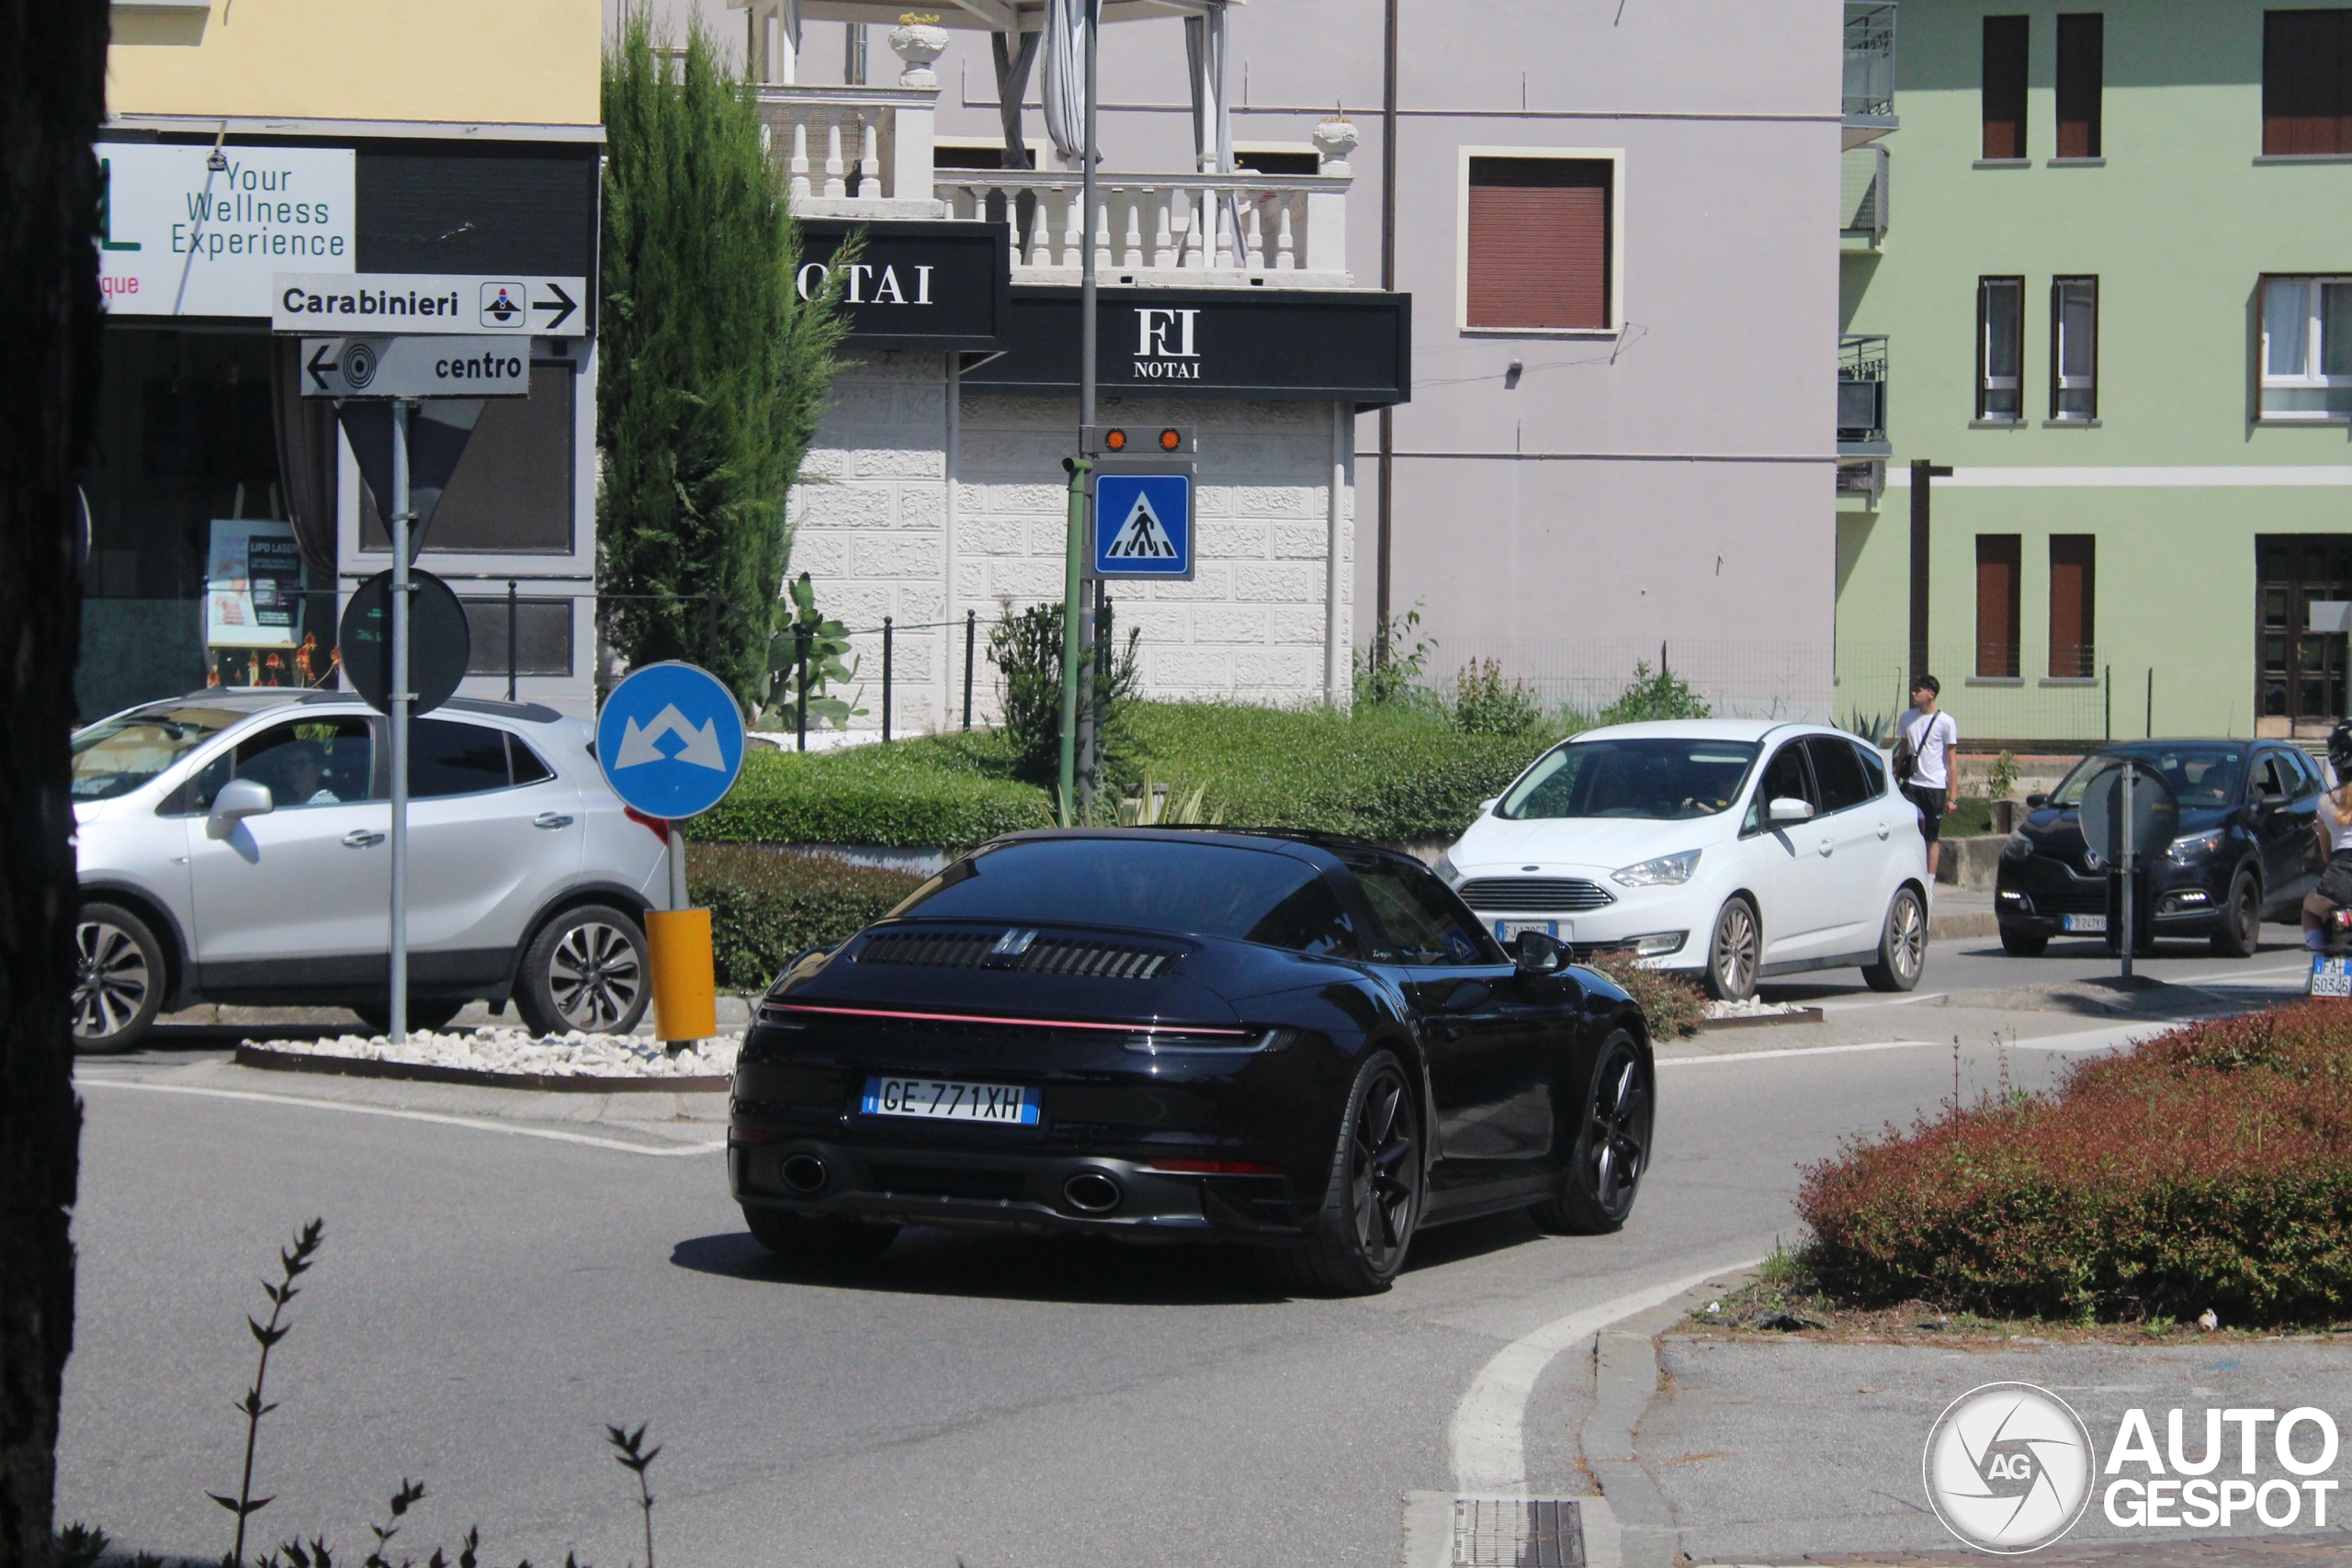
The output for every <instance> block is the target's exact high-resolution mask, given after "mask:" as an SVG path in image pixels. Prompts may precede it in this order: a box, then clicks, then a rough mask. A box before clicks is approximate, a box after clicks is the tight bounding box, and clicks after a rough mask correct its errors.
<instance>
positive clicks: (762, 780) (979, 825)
mask: <svg viewBox="0 0 2352 1568" xmlns="http://www.w3.org/2000/svg"><path fill="white" fill-rule="evenodd" d="M1011 773H1012V769H1011V766H1010V765H1009V760H1008V758H1007V755H1006V750H1005V747H1004V745H1003V742H1002V740H1001V738H1000V737H998V736H995V735H984V734H974V735H968V736H967V735H962V734H956V735H938V736H930V737H925V738H923V739H915V740H902V741H898V742H895V743H893V744H891V745H888V746H855V747H851V748H848V749H846V750H841V751H835V752H830V753H826V752H809V753H806V754H803V753H800V752H797V751H769V750H757V751H753V752H752V754H751V755H749V756H748V757H746V758H744V759H743V776H742V779H741V781H740V782H739V783H738V784H736V786H735V788H734V790H733V791H732V792H731V793H730V794H729V795H728V796H727V798H726V799H725V800H723V801H721V802H720V803H719V804H718V807H715V808H714V809H713V810H712V811H711V812H710V813H709V814H708V815H707V816H705V817H702V818H698V819H697V820H696V821H695V823H694V824H693V825H692V826H691V827H690V828H689V829H687V836H688V837H689V838H692V839H695V840H699V841H704V842H709V841H714V840H715V841H718V842H724V843H743V842H760V843H815V844H885V845H892V846H896V847H899V848H906V849H925V848H932V847H935V846H936V847H944V848H947V849H956V850H960V849H969V848H970V847H972V846H973V845H975V844H978V843H984V842H986V841H987V840H989V839H992V838H994V837H996V836H997V835H998V834H999V833H1011V832H1016V831H1018V830H1019V829H1023V828H1044V827H1049V826H1051V825H1052V822H1053V815H1052V812H1051V811H1050V810H1049V809H1048V807H1047V805H1046V795H1045V793H1044V792H1043V791H1041V790H1038V789H1035V788H1034V787H1032V786H1030V785H1028V784H1020V783H1017V782H1015V781H1014V780H1013V779H1012V777H1010V776H1009V775H1010V774H1011Z"/></svg>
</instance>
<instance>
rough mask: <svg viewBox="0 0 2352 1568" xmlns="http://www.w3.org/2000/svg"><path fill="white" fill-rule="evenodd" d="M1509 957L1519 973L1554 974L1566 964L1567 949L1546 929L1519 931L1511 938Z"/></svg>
mask: <svg viewBox="0 0 2352 1568" xmlns="http://www.w3.org/2000/svg"><path fill="white" fill-rule="evenodd" d="M1511 958H1512V962H1513V963H1514V964H1516V965H1517V966H1518V969H1519V972H1520V973H1521V975H1556V974H1558V973H1559V972H1560V971H1561V970H1563V969H1565V968H1566V967H1567V965H1568V950H1567V949H1566V948H1565V947H1562V946H1561V945H1560V942H1559V939H1558V938H1557V937H1555V936H1553V935H1552V934H1551V933H1550V932H1548V931H1521V932H1520V933H1519V935H1518V936H1516V937H1514V938H1512V939H1511Z"/></svg>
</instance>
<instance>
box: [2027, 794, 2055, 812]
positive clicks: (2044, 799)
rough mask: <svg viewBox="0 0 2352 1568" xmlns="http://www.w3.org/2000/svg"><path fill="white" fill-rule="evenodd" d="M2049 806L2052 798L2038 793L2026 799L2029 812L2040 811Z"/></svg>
mask: <svg viewBox="0 0 2352 1568" xmlns="http://www.w3.org/2000/svg"><path fill="white" fill-rule="evenodd" d="M2049 804H2050V797H2049V796H2048V795H2043V794H2040V793H2038V792H2037V793H2036V794H2033V795H2027V796H2026V797H2025V808H2026V809H2027V810H2028V811H2039V810H2041V808H2042V807H2045V806H2047V805H2049Z"/></svg>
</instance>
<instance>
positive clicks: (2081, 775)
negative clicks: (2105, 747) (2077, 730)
mask: <svg viewBox="0 0 2352 1568" xmlns="http://www.w3.org/2000/svg"><path fill="white" fill-rule="evenodd" d="M2240 756H2241V753H2240V752H2239V751H2238V750H2236V749H2235V748H2234V747H2228V746H2174V747H2160V748H2154V749H2148V750H2140V749H2134V750H2130V751H2108V752H2102V753H2100V754H2099V755H2098V756H2093V757H2086V758H2084V759H2083V760H2082V761H2080V762H2077V763H2076V764H2075V771H2074V772H2073V773H2068V774H2067V775H2066V778H2065V782H2064V783H2063V784H2060V785H2059V786H2058V789H2057V793H2056V794H2054V795H2052V796H2051V797H2050V804H2051V805H2052V806H2057V807H2066V808H2069V809H2072V808H2074V807H2079V806H2081V805H2082V803H2083V788H2084V786H2085V785H2086V784H2089V783H2090V779H2091V775H2092V774H2093V773H2098V772H2099V771H2101V770H2103V769H2106V768H2109V767H2112V766H2114V763H2115V759H2116V758H2118V757H2130V758H2131V759H2132V760H2133V761H2137V762H2139V763H2140V764H2141V765H2143V767H2149V768H2153V769H2154V770H2155V771H2156V772H2157V773H2162V774H2163V775H2164V776H2165V783H2166V784H2170V785H2172V793H2173V796H2174V798H2176V799H2177V800H2178V801H2179V802H2180V804H2181V806H2182V807H2185V808H2187V809H2189V810H2197V809H2199V808H2202V807H2227V806H2234V805H2235V804H2237V798H2238V763H2239V759H2240Z"/></svg>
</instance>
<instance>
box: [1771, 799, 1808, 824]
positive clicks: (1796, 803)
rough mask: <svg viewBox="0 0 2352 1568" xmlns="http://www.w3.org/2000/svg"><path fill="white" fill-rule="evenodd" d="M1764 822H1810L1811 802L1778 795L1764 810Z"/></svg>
mask: <svg viewBox="0 0 2352 1568" xmlns="http://www.w3.org/2000/svg"><path fill="white" fill-rule="evenodd" d="M1764 820H1766V821H1767V822H1810V821H1812V820H1813V802H1811V801H1809V800H1799V799H1798V798H1797V797H1796V796H1794V795H1780V796H1778V797H1776V798H1775V799H1774V800H1773V801H1772V803H1771V804H1770V806H1767V807H1765V808H1764Z"/></svg>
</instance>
